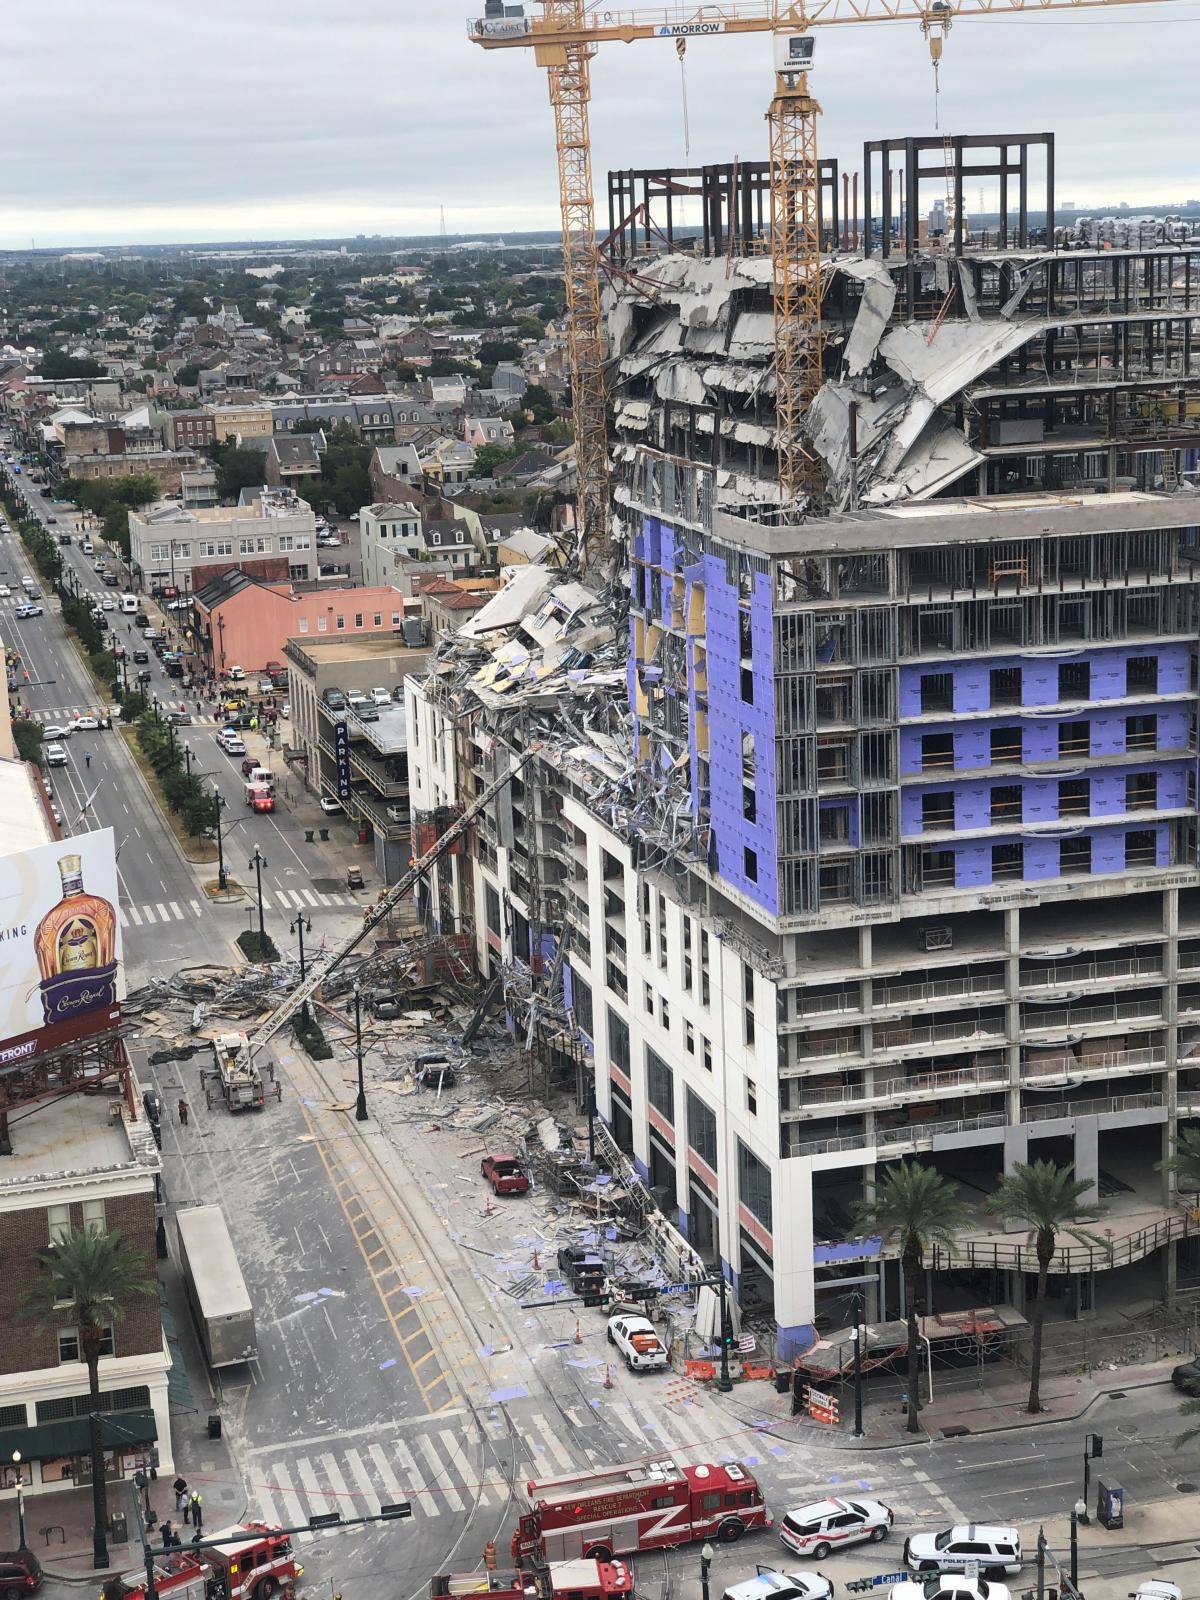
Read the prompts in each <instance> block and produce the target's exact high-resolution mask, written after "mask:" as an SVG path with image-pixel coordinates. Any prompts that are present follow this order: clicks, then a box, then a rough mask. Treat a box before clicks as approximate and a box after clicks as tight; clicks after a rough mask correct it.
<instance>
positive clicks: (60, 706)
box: [0, 478, 379, 983]
mask: <svg viewBox="0 0 1200 1600" xmlns="http://www.w3.org/2000/svg"><path fill="white" fill-rule="evenodd" d="M17 482H18V484H19V485H20V486H21V493H22V494H23V496H24V498H25V499H26V501H27V503H28V504H29V506H30V509H31V511H32V512H33V514H34V515H36V516H38V517H39V519H40V520H41V521H43V522H47V521H48V519H49V518H50V517H54V518H55V519H56V521H55V523H54V524H52V525H51V531H55V532H57V531H64V532H70V533H71V535H72V541H73V542H72V544H71V545H69V546H66V547H63V548H62V550H61V552H60V553H61V555H62V557H63V559H64V565H65V567H66V568H67V569H68V570H69V571H71V572H72V573H74V575H75V577H76V579H77V581H78V583H79V585H80V588H81V590H83V591H85V592H86V593H87V594H89V595H92V596H95V597H96V598H98V599H102V598H105V597H112V596H115V595H116V594H119V592H120V591H119V590H115V591H114V590H112V589H109V588H107V587H105V585H104V584H103V583H102V582H101V580H100V578H99V576H98V575H97V573H96V572H95V570H94V564H93V559H92V558H89V557H88V556H85V555H84V553H83V551H82V549H81V546H80V535H79V528H78V519H77V517H76V515H75V514H74V512H73V511H72V510H71V508H69V507H67V506H65V505H60V504H58V503H56V502H53V501H51V500H49V499H48V498H47V497H46V496H44V495H43V494H41V493H40V492H39V491H37V490H36V489H34V488H33V487H32V486H31V485H30V484H28V483H26V482H23V480H22V479H21V478H18V480H17ZM97 548H98V550H99V549H100V548H101V547H99V546H98V547H97ZM111 559H113V558H111V557H110V561H111ZM27 573H28V574H30V575H32V576H33V577H35V578H37V579H38V583H39V587H42V588H43V589H44V590H46V586H45V585H43V584H42V580H41V579H40V577H39V576H38V574H37V573H35V572H34V571H33V569H32V566H31V565H30V563H29V560H28V557H27V556H26V553H25V551H24V548H23V546H22V545H21V543H20V540H19V539H18V538H17V536H16V534H15V533H14V534H10V535H7V536H5V537H4V538H3V539H2V540H0V583H7V584H8V585H9V586H10V587H11V588H13V590H14V594H13V595H12V597H11V598H9V599H5V598H3V597H0V635H2V636H3V637H4V639H5V641H6V642H11V643H12V644H13V645H15V646H16V647H17V648H18V649H19V650H20V651H21V653H22V657H23V661H24V665H25V668H26V670H27V671H28V672H29V676H30V684H29V686H27V687H25V688H22V689H21V690H20V691H19V693H18V698H19V699H20V700H21V701H22V702H23V703H24V704H25V705H26V706H27V707H28V708H29V710H30V711H31V712H32V713H33V714H34V715H35V716H37V717H38V719H39V720H40V721H42V722H43V723H44V724H45V723H51V724H54V723H60V722H61V723H64V724H65V723H66V722H68V721H69V720H70V717H71V715H72V714H73V713H77V712H87V711H89V710H92V709H95V708H96V705H97V695H96V690H95V687H94V685H93V684H92V682H91V679H90V677H89V675H88V673H87V671H86V670H85V668H84V666H83V663H82V662H81V661H80V659H79V656H78V654H77V652H76V650H75V648H74V646H73V644H72V643H71V642H70V641H69V640H68V638H67V636H66V633H65V629H64V626H63V623H62V620H61V616H60V614H59V606H58V602H57V600H56V598H55V597H54V595H53V592H52V591H48V590H46V592H44V593H43V595H42V604H43V607H44V611H43V615H42V616H40V617H32V618H28V619H25V620H22V621H18V620H17V619H16V617H15V615H14V612H15V608H16V606H17V605H18V604H19V602H20V599H21V598H22V596H21V593H20V579H21V577H22V576H24V575H25V574H27ZM105 615H106V620H107V621H108V623H109V625H110V628H112V630H113V633H114V637H115V638H117V639H119V640H120V641H121V642H122V643H123V644H125V645H126V647H127V648H130V649H132V648H135V647H136V644H137V642H138V640H139V639H140V634H139V633H138V631H137V630H136V629H130V627H129V624H130V622H131V620H132V619H130V618H123V617H122V614H121V612H120V611H111V612H108V613H106V614H105ZM131 665H132V664H131ZM134 670H148V671H149V672H150V674H151V680H150V683H149V685H148V689H149V693H150V694H151V696H157V697H158V699H159V700H160V702H161V704H162V705H163V706H164V707H166V706H172V705H176V706H177V705H180V704H181V703H182V702H181V697H180V691H179V685H178V683H177V682H176V681H174V680H172V679H170V678H168V677H167V676H166V674H165V672H164V671H163V668H162V665H161V663H160V662H159V661H158V659H157V658H156V657H155V656H154V654H153V652H150V661H149V664H148V667H147V668H146V669H134ZM187 708H188V710H189V712H190V713H191V714H192V715H196V708H195V702H194V701H189V702H187ZM217 726H218V723H217V719H216V718H215V716H214V714H213V707H212V705H211V703H210V704H206V705H205V707H204V711H203V713H202V714H201V716H200V717H199V718H198V719H197V724H196V725H194V726H191V727H185V728H181V729H179V730H178V737H179V739H180V742H181V743H182V744H184V745H186V746H187V747H188V748H190V749H191V751H192V752H193V761H192V770H193V771H194V772H196V773H198V774H202V775H204V776H205V777H206V778H207V779H208V780H209V781H210V782H211V783H212V785H213V787H214V788H215V789H216V790H217V791H218V792H219V793H220V794H221V796H222V799H223V801H224V802H225V810H224V812H223V822H222V835H223V845H224V848H225V859H226V866H227V869H228V870H229V872H230V875H231V876H233V877H234V878H235V879H237V880H238V881H240V882H241V883H242V884H243V886H244V887H245V888H246V889H247V891H250V890H253V888H254V887H255V877H254V873H253V872H252V871H251V870H249V868H248V863H249V861H250V858H251V856H252V855H253V852H254V848H255V846H257V847H258V849H259V850H260V852H261V854H262V855H263V856H264V857H265V858H266V865H265V867H264V869H263V888H264V891H265V893H264V921H265V924H266V927H267V931H268V932H269V933H271V935H272V936H273V937H274V939H275V941H276V943H277V945H279V947H280V948H281V949H283V948H294V945H295V937H294V935H293V934H292V933H291V932H290V931H289V930H290V928H291V926H292V924H293V923H294V921H295V919H296V917H297V916H298V915H299V914H301V913H303V914H304V915H305V916H307V917H308V918H309V919H310V920H311V921H312V924H313V926H312V931H311V934H310V935H306V948H311V949H312V950H314V951H315V950H316V949H317V948H318V947H319V945H320V943H321V941H322V940H325V939H336V938H339V937H342V936H344V935H345V934H346V933H347V932H349V931H350V930H351V929H352V928H353V927H354V926H355V924H356V922H357V919H358V915H359V911H358V909H357V908H358V907H360V906H361V905H364V904H366V903H367V902H369V901H370V900H372V899H374V898H375V897H376V896H377V894H378V890H379V883H378V880H377V878H376V877H375V874H374V871H373V866H372V857H371V851H370V849H369V847H364V846H360V845H358V843H357V835H356V833H355V831H354V830H353V829H352V828H351V826H350V824H349V823H348V822H347V821H346V819H344V818H337V817H334V818H326V817H324V816H323V815H322V814H321V812H320V811H319V809H318V807H317V804H316V801H315V800H314V799H313V797H312V796H310V795H308V794H306V793H305V791H304V789H303V787H302V785H301V783H300V781H299V779H298V778H289V779H286V780H285V782H284V783H282V784H281V788H280V795H279V800H278V805H277V809H276V811H275V812H274V813H270V814H266V815H258V814H255V813H252V812H250V811H248V810H247V808H246V806H245V803H244V786H243V780H242V774H241V764H240V758H231V757H229V756H227V755H225V754H224V752H223V751H222V750H221V748H220V747H219V745H218V744H217V742H216V732H217ZM253 742H254V741H253V740H252V743H253ZM64 743H65V748H66V751H67V757H68V764H67V766H65V767H59V768H55V769H53V770H52V771H51V773H50V780H51V784H52V787H53V790H54V793H55V798H56V801H57V803H58V805H59V809H60V810H61V811H62V814H63V827H64V831H65V832H67V833H70V832H73V831H82V830H83V829H86V828H90V827H97V826H112V827H113V828H114V829H115V832H116V838H117V844H118V848H119V852H120V854H119V858H118V869H119V873H120V884H121V894H122V911H123V926H124V942H125V952H126V966H127V970H128V974H129V979H130V981H131V982H133V983H136V982H138V981H141V980H142V979H143V978H145V977H147V976H150V975H151V974H152V973H153V972H155V971H162V970H164V969H168V970H169V969H171V968H173V967H178V966H179V965H180V964H181V963H182V961H184V960H192V961H199V960H210V959H211V960H219V961H227V960H228V959H229V956H230V943H231V941H232V940H233V939H234V938H236V936H237V934H238V933H240V932H242V931H243V930H244V929H245V928H246V927H247V926H249V925H250V921H251V912H252V911H253V912H254V915H255V920H256V906H253V907H252V904H251V897H250V894H249V892H248V894H247V897H246V898H245V899H244V900H243V901H242V902H241V903H235V904H226V905H213V904H212V903H211V902H210V901H208V900H207V898H206V897H205V894H204V891H203V885H204V884H205V883H206V882H210V881H211V880H212V879H213V878H215V876H216V867H215V864H214V865H193V864H191V863H189V862H187V861H186V860H185V859H184V858H183V856H182V855H181V853H180V851H179V849H178V846H177V844H176V842H175V839H174V836H173V835H172V833H171V831H170V829H169V828H168V827H167V825H166V823H165V822H164V820H163V818H162V816H161V814H160V813H159V811H158V808H157V806H156V805H155V804H154V801H153V799H152V797H151V795H150V793H149V791H148V790H147V788H146V785H145V783H144V781H143V780H142V778H141V775H140V773H139V772H138V770H137V767H136V765H135V763H134V762H133V759H132V757H131V755H130V754H129V752H128V750H127V749H126V748H125V746H124V741H123V738H122V735H121V734H120V732H119V731H117V729H116V728H114V729H112V730H109V731H107V732H100V733H92V734H89V733H76V734H74V735H72V737H71V738H69V739H67V740H66V741H64ZM260 748H261V745H260ZM89 756H90V758H91V759H90V762H89V760H88V757H89ZM274 765H275V768H276V770H277V771H279V770H281V767H282V763H281V760H280V758H279V757H278V755H276V756H275V757H274ZM318 825H323V826H328V828H329V832H330V839H329V842H328V844H327V845H324V846H322V844H321V843H320V842H319V840H318V841H317V842H315V843H313V844H308V843H306V842H305V838H304V834H305V830H306V829H313V828H316V827H317V826H318ZM351 863H353V864H356V865H359V866H361V867H362V869H363V875H364V880H365V884H366V888H365V890H364V891H362V892H360V893H358V894H354V893H352V892H350V891H348V890H347V889H346V887H345V875H346V868H347V866H348V865H350V864H351Z"/></svg>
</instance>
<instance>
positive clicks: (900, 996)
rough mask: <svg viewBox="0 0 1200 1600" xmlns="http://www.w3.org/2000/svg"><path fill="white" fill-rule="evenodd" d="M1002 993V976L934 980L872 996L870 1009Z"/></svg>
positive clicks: (902, 984) (903, 986) (999, 974)
mask: <svg viewBox="0 0 1200 1600" xmlns="http://www.w3.org/2000/svg"><path fill="white" fill-rule="evenodd" d="M1003 991H1004V974H1003V973H1002V972H997V973H994V974H993V975H992V976H990V977H979V978H935V979H931V980H930V981H929V982H927V983H901V984H897V985H895V986H894V987H893V988H890V989H884V990H882V991H880V992H878V993H876V994H874V995H873V996H872V1001H871V1004H872V1007H875V1006H878V1007H881V1008H882V1007H884V1006H906V1005H912V1004H913V1002H914V1001H916V1000H950V999H953V998H954V997H956V996H958V995H972V994H997V993H1003Z"/></svg>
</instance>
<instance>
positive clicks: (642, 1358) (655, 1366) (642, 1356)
mask: <svg viewBox="0 0 1200 1600" xmlns="http://www.w3.org/2000/svg"><path fill="white" fill-rule="evenodd" d="M607 1337H608V1342H609V1344H615V1345H616V1347H617V1349H618V1350H619V1351H620V1352H621V1354H622V1355H623V1356H624V1357H625V1365H626V1366H627V1367H628V1368H629V1370H630V1372H661V1371H662V1370H663V1369H664V1368H665V1367H666V1365H667V1362H668V1360H669V1359H670V1358H669V1357H668V1355H667V1347H666V1345H665V1344H664V1343H663V1342H662V1340H661V1339H660V1338H659V1336H658V1334H657V1332H656V1331H655V1327H654V1324H653V1323H652V1322H651V1321H650V1318H649V1317H638V1316H627V1315H625V1314H624V1313H622V1314H621V1315H620V1316H617V1317H609V1319H608V1334H607Z"/></svg>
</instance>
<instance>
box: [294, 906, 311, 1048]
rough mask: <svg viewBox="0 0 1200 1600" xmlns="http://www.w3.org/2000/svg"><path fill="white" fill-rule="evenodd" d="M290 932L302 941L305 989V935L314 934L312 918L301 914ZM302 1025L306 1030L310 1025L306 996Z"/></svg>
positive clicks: (302, 1008) (305, 998)
mask: <svg viewBox="0 0 1200 1600" xmlns="http://www.w3.org/2000/svg"><path fill="white" fill-rule="evenodd" d="M289 931H290V932H292V933H294V934H295V935H296V936H297V938H298V939H299V940H300V985H301V988H303V986H304V978H305V970H304V935H305V934H306V933H311V932H312V918H311V917H306V916H305V915H304V913H303V912H301V913H300V915H299V916H298V917H297V918H296V920H295V922H293V923H292V926H291V929H290V930H289ZM300 1024H301V1026H302V1027H303V1028H304V1029H305V1030H307V1028H308V1025H309V1011H308V996H307V995H305V997H304V999H303V1000H301V1002H300Z"/></svg>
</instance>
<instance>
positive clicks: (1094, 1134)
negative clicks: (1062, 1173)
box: [1075, 1117, 1100, 1195]
mask: <svg viewBox="0 0 1200 1600" xmlns="http://www.w3.org/2000/svg"><path fill="white" fill-rule="evenodd" d="M1075 1176H1076V1177H1077V1178H1081V1179H1082V1178H1090V1179H1091V1180H1092V1183H1093V1185H1094V1184H1095V1183H1096V1181H1097V1179H1098V1178H1099V1176H1100V1122H1099V1119H1098V1118H1096V1117H1076V1119H1075ZM1095 1192H1096V1191H1095V1189H1094V1188H1093V1189H1092V1191H1091V1193H1092V1194H1093V1195H1094V1194H1095Z"/></svg>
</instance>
